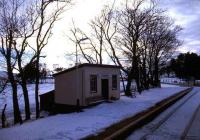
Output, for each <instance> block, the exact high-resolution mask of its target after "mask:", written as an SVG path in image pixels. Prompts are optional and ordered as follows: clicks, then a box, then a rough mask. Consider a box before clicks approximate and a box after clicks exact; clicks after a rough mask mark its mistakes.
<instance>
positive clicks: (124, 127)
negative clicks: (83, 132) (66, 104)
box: [83, 88, 192, 140]
mask: <svg viewBox="0 0 200 140" xmlns="http://www.w3.org/2000/svg"><path fill="white" fill-rule="evenodd" d="M191 90H192V88H187V89H185V90H183V91H180V92H178V93H176V94H174V95H172V96H170V97H168V98H166V99H164V100H162V101H160V102H158V103H156V104H155V106H153V107H150V108H148V109H147V110H145V111H143V112H140V113H138V114H136V115H134V116H132V117H129V118H126V119H124V120H122V121H120V122H118V123H116V124H113V125H111V126H109V127H108V128H106V129H105V130H104V131H103V132H100V133H99V134H98V135H89V136H87V137H85V138H83V140H102V139H104V140H110V139H124V138H125V137H126V136H127V135H129V134H130V133H132V131H133V130H135V129H137V128H139V127H141V126H143V125H145V124H146V123H148V122H150V121H151V120H153V119H154V118H155V117H156V116H157V115H159V114H160V113H161V112H162V111H164V110H165V109H167V108H168V107H169V106H171V105H172V104H174V103H175V102H176V101H178V100H179V99H181V98H182V97H184V96H185V95H186V94H187V93H189V92H190V91H191Z"/></svg>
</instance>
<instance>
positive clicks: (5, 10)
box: [0, 0, 22, 124]
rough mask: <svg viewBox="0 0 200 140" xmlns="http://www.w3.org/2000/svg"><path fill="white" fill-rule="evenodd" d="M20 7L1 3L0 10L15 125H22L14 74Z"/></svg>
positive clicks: (0, 30) (0, 34) (15, 2)
mask: <svg viewBox="0 0 200 140" xmlns="http://www.w3.org/2000/svg"><path fill="white" fill-rule="evenodd" d="M19 6H20V1H19V0H17V1H14V0H12V1H5V0H2V1H1V5H0V7H1V10H0V37H1V49H0V52H1V55H2V56H3V57H4V59H5V61H6V68H7V73H8V79H9V82H10V83H11V87H12V95H13V110H14V123H15V124H16V123H19V122H20V123H22V118H21V113H20V109H19V104H18V97H17V83H16V79H15V76H14V74H13V69H14V66H15V64H16V60H15V54H14V52H13V51H14V50H13V48H14V47H13V46H14V44H15V39H16V38H17V37H18V34H17V28H16V26H17V25H18V22H19V21H18V20H16V13H17V11H18V8H19Z"/></svg>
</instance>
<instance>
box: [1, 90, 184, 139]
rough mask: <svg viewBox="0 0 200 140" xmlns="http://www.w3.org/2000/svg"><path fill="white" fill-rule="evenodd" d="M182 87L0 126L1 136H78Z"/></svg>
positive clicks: (113, 121)
mask: <svg viewBox="0 0 200 140" xmlns="http://www.w3.org/2000/svg"><path fill="white" fill-rule="evenodd" d="M183 89H185V88H183V87H165V88H157V89H150V90H148V91H144V92H143V94H142V95H137V98H127V97H125V96H122V97H121V98H120V100H118V101H115V102H113V103H103V104H100V105H98V106H96V107H93V108H90V109H85V110H84V112H81V113H70V114H63V115H61V114H60V115H56V116H51V117H47V118H43V119H39V120H36V121H33V122H30V123H25V124H23V125H21V126H15V127H12V128H6V129H1V130H0V139H1V140H26V139H28V140H39V139H40V140H42V139H52V140H55V139H59V140H66V139H80V138H83V137H85V136H88V135H90V134H97V133H98V132H100V131H102V130H104V129H105V128H106V127H108V126H110V125H111V124H113V123H117V122H119V121H121V120H123V119H125V118H127V117H130V116H133V115H135V114H137V113H138V112H141V111H144V110H146V109H148V108H149V107H151V106H154V105H155V104H156V103H158V102H159V101H161V100H163V99H165V98H167V97H169V96H172V95H173V94H175V93H177V92H179V91H181V90H183Z"/></svg>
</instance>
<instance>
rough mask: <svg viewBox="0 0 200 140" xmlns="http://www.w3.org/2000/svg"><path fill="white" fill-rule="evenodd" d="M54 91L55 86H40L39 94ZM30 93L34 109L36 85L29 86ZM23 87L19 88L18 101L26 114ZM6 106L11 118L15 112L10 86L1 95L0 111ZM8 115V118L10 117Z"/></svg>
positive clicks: (31, 104)
mask: <svg viewBox="0 0 200 140" xmlns="http://www.w3.org/2000/svg"><path fill="white" fill-rule="evenodd" d="M53 89H54V84H47V83H45V84H40V86H39V94H42V93H45V92H48V91H51V90H53ZM28 91H29V101H30V107H31V108H34V106H35V94H34V93H35V85H34V84H29V85H28ZM22 93H23V92H22V89H21V86H18V100H19V106H20V110H21V111H22V112H24V111H23V110H24V97H23V94H22ZM4 104H7V107H6V114H8V115H9V116H10V114H11V115H12V112H13V104H12V91H11V87H10V85H8V86H7V87H6V89H5V90H4V91H3V93H1V94H0V109H3V106H4ZM8 115H7V117H9V116H8Z"/></svg>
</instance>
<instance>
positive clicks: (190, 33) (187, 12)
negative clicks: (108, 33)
mask: <svg viewBox="0 0 200 140" xmlns="http://www.w3.org/2000/svg"><path fill="white" fill-rule="evenodd" d="M122 1H123V0H116V5H117V4H121V2H122ZM112 2H113V1H112V0H74V5H73V6H71V7H69V8H67V10H66V12H65V13H64V14H63V15H62V18H61V19H60V20H59V21H58V22H57V23H56V24H55V26H54V29H53V36H52V39H51V40H50V42H49V44H48V46H47V47H46V49H45V50H44V53H45V54H46V56H47V57H46V58H44V60H43V62H46V63H47V65H48V67H49V68H50V69H52V68H53V67H52V66H53V64H58V65H59V66H62V67H65V68H68V67H71V66H73V65H74V62H72V61H70V60H67V58H66V54H67V53H68V52H70V51H74V50H75V44H73V43H72V42H71V41H69V36H70V28H72V20H73V21H74V23H75V25H76V26H77V27H80V28H81V29H82V30H84V31H87V30H88V23H89V21H90V20H92V19H93V18H94V17H95V15H98V14H99V13H100V11H101V9H102V8H103V6H104V5H106V4H111V3H112ZM158 6H159V7H161V8H163V9H165V10H167V14H168V15H169V16H170V17H171V18H173V19H174V20H175V24H176V25H180V26H181V27H183V30H182V31H181V33H180V36H179V38H180V39H181V40H183V45H182V46H181V47H180V48H179V49H178V51H179V52H188V51H190V52H196V53H199V52H200V8H199V7H200V0H160V1H158Z"/></svg>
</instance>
